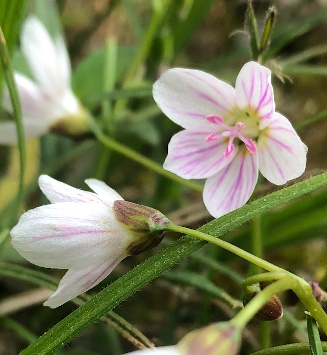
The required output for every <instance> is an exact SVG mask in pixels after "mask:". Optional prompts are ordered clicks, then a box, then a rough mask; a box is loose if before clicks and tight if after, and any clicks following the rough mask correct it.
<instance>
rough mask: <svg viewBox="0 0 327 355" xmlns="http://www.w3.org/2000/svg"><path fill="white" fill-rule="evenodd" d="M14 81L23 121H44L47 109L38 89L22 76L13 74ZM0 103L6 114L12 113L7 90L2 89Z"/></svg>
mask: <svg viewBox="0 0 327 355" xmlns="http://www.w3.org/2000/svg"><path fill="white" fill-rule="evenodd" d="M14 79H15V83H16V86H17V90H18V95H19V100H20V104H21V107H22V113H23V119H26V118H28V119H31V120H32V119H33V120H36V121H38V120H46V118H47V116H48V115H47V110H48V109H49V107H46V105H44V101H45V98H44V95H43V94H42V92H41V90H40V88H39V87H38V86H37V85H36V84H35V83H34V82H33V81H32V80H31V79H29V78H28V77H27V76H25V75H23V74H20V73H14ZM2 103H3V107H4V108H5V109H6V110H7V111H8V112H10V113H12V112H13V109H12V104H11V99H10V95H9V91H8V88H5V89H4V93H3V98H2Z"/></svg>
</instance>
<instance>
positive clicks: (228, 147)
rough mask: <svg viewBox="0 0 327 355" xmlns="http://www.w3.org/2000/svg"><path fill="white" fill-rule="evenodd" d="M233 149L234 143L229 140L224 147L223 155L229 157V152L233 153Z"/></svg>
mask: <svg viewBox="0 0 327 355" xmlns="http://www.w3.org/2000/svg"><path fill="white" fill-rule="evenodd" d="M234 150H235V145H234V144H233V143H232V141H231V140H229V142H228V146H227V148H226V150H225V152H224V154H225V157H226V158H227V157H229V156H230V155H231V154H233V152H234Z"/></svg>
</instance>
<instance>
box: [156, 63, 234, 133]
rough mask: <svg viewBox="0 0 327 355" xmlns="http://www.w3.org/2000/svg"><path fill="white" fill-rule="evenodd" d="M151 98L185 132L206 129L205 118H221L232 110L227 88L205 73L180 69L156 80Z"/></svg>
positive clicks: (232, 90)
mask: <svg viewBox="0 0 327 355" xmlns="http://www.w3.org/2000/svg"><path fill="white" fill-rule="evenodd" d="M153 98H154V100H155V101H156V103H157V105H158V106H159V108H160V109H161V110H162V111H163V113H164V114H165V115H167V116H168V117H169V118H170V119H171V120H172V121H174V122H175V123H177V124H179V125H180V126H182V127H183V128H187V129H193V128H197V127H210V126H211V124H210V123H209V122H207V121H206V120H205V116H208V115H211V114H216V115H219V116H223V115H226V114H227V113H228V112H229V111H230V110H231V109H232V108H233V107H234V106H235V90H234V89H233V88H232V87H231V86H230V85H228V84H226V83H224V82H223V81H221V80H219V79H216V78H215V77H214V76H212V75H210V74H207V73H205V72H201V71H198V70H189V69H182V68H174V69H170V70H168V71H166V72H165V73H164V74H163V75H162V76H161V77H160V78H159V80H157V82H156V83H155V84H154V85H153ZM206 125H207V126H206Z"/></svg>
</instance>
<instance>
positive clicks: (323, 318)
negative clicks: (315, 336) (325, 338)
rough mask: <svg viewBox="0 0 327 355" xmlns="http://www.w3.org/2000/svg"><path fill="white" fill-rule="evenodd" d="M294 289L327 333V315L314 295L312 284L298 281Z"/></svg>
mask: <svg viewBox="0 0 327 355" xmlns="http://www.w3.org/2000/svg"><path fill="white" fill-rule="evenodd" d="M297 281H299V280H297ZM292 290H293V292H294V293H295V294H296V295H297V297H298V298H299V300H300V301H301V302H302V303H303V305H304V306H305V307H306V309H307V310H308V311H309V312H310V313H311V316H312V317H313V318H314V319H315V320H316V321H317V323H318V324H319V325H320V327H321V329H322V330H323V331H324V333H325V334H327V315H326V313H325V311H324V310H323V309H322V307H321V305H320V304H319V303H318V301H317V300H316V299H315V298H314V297H313V295H312V289H311V286H310V285H309V284H307V283H304V282H298V283H297V285H296V287H294V288H292Z"/></svg>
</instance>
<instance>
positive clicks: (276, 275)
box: [242, 271, 289, 287]
mask: <svg viewBox="0 0 327 355" xmlns="http://www.w3.org/2000/svg"><path fill="white" fill-rule="evenodd" d="M286 276H289V273H288V272H285V271H284V272H264V273H262V274H258V275H253V276H250V277H248V278H246V279H245V280H244V281H243V282H242V286H243V287H246V286H248V285H253V284H256V283H259V282H262V281H268V282H269V281H276V280H280V279H282V278H284V277H286Z"/></svg>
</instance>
